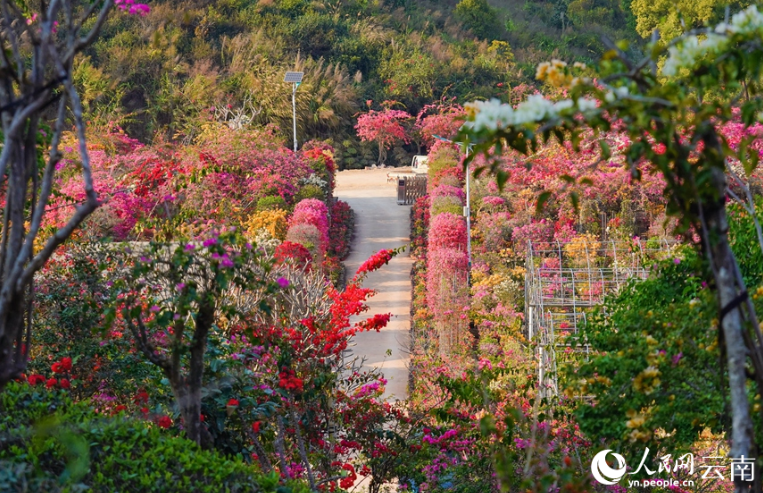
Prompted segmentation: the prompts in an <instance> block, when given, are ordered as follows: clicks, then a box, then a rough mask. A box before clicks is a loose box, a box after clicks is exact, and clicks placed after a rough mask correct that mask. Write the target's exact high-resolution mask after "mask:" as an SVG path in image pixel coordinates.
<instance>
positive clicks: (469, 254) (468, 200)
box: [433, 135, 479, 355]
mask: <svg viewBox="0 0 763 493" xmlns="http://www.w3.org/2000/svg"><path fill="white" fill-rule="evenodd" d="M433 137H434V138H436V139H439V140H442V141H445V142H450V143H451V144H458V145H459V146H461V147H464V152H465V154H466V157H469V152H470V151H471V149H472V145H473V144H469V145H468V146H467V145H465V144H464V143H463V142H454V141H452V140H450V139H446V138H445V137H440V136H439V135H434V136H433ZM470 174H471V173H469V168H468V167H467V168H466V205H465V206H464V217H466V262H467V264H466V265H467V267H466V286H467V289H468V291H469V293H468V295H467V296H468V297H471V295H472V211H471V193H470V191H471V190H470V188H471V187H470V186H469V175H470ZM470 304H471V303H470ZM469 332H471V334H472V337H473V338H474V339H473V342H472V351H473V352H474V354H475V355H477V354H478V352H479V331H478V330H477V327H476V325H475V324H474V320H473V319H472V317H471V316H470V317H469Z"/></svg>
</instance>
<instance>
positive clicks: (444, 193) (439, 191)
mask: <svg viewBox="0 0 763 493" xmlns="http://www.w3.org/2000/svg"><path fill="white" fill-rule="evenodd" d="M431 195H432V198H437V197H458V198H459V200H461V203H464V202H465V201H466V192H464V191H463V190H462V189H461V187H455V186H452V185H440V186H438V187H437V188H435V189H434V190H432V193H431Z"/></svg>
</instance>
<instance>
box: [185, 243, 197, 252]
mask: <svg viewBox="0 0 763 493" xmlns="http://www.w3.org/2000/svg"><path fill="white" fill-rule="evenodd" d="M194 248H196V247H195V246H193V244H192V243H189V244H187V245H186V246H185V251H186V252H191V251H193V249H194Z"/></svg>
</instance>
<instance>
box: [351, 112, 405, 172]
mask: <svg viewBox="0 0 763 493" xmlns="http://www.w3.org/2000/svg"><path fill="white" fill-rule="evenodd" d="M410 117H411V115H409V114H408V113H406V112H405V111H400V110H393V109H390V108H384V109H383V110H381V111H376V110H371V111H369V112H368V113H366V114H365V115H361V116H360V117H359V118H358V123H357V124H356V125H355V129H356V130H357V132H358V137H360V140H363V141H365V142H376V144H377V145H378V146H379V164H382V163H383V162H384V161H385V159H387V149H389V148H390V147H392V146H393V145H395V144H397V143H398V142H404V143H406V144H407V143H408V142H410V138H409V137H408V133H407V131H406V129H405V127H404V126H403V124H402V122H404V121H405V120H407V119H409V118H410Z"/></svg>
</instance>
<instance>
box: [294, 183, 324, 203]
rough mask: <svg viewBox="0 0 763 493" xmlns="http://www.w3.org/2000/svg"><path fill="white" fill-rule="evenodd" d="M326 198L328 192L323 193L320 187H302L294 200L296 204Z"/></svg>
mask: <svg viewBox="0 0 763 493" xmlns="http://www.w3.org/2000/svg"><path fill="white" fill-rule="evenodd" d="M325 198H326V192H324V191H323V189H322V188H321V187H319V186H318V185H305V186H304V187H302V188H301V189H300V190H299V192H298V193H297V195H296V196H295V198H294V201H295V202H299V201H301V200H305V199H318V200H324V199H325Z"/></svg>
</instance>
